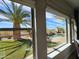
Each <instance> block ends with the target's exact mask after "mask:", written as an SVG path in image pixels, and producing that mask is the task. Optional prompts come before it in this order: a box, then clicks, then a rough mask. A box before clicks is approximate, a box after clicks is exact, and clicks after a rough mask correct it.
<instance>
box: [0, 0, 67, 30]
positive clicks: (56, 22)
mask: <svg viewBox="0 0 79 59" xmlns="http://www.w3.org/2000/svg"><path fill="white" fill-rule="evenodd" d="M5 1H6V3H7V4H8V5H10V1H8V0H5ZM16 4H17V3H16ZM18 5H19V4H18ZM0 8H3V9H4V10H6V9H5V8H4V6H3V5H2V1H1V0H0ZM23 10H27V11H28V12H31V8H30V7H27V6H23ZM55 16H56V15H54V14H52V13H50V12H46V28H47V29H55V28H56V27H63V28H64V27H65V24H66V23H65V21H63V20H60V19H58V18H56V17H55ZM0 18H4V19H6V17H4V16H3V15H0ZM27 27H28V28H30V27H31V26H29V25H27ZM0 28H13V23H12V22H4V21H3V22H0ZM21 28H26V27H25V26H24V25H22V24H21Z"/></svg>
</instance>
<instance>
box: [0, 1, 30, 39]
mask: <svg viewBox="0 0 79 59" xmlns="http://www.w3.org/2000/svg"><path fill="white" fill-rule="evenodd" d="M2 1H3V5H4V7H5V9H6V10H5V9H4V10H3V9H1V8H0V14H1V15H3V16H5V17H6V19H4V18H1V19H0V20H2V21H10V22H13V28H14V29H20V24H21V23H22V24H29V20H26V17H30V13H28V12H27V11H24V10H23V9H22V8H23V5H21V4H20V5H17V4H15V3H14V2H11V3H10V5H9V4H7V3H6V2H5V1H4V0H2ZM20 34H21V33H20V30H14V31H13V37H14V39H20Z"/></svg>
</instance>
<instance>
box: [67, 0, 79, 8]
mask: <svg viewBox="0 0 79 59" xmlns="http://www.w3.org/2000/svg"><path fill="white" fill-rule="evenodd" d="M66 1H67V2H68V3H69V4H70V5H71V6H72V7H75V8H76V7H79V0H66Z"/></svg>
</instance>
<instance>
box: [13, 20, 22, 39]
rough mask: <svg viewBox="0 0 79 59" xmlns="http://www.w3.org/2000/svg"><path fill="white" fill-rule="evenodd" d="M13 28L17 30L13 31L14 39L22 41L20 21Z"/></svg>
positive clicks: (15, 22)
mask: <svg viewBox="0 0 79 59" xmlns="http://www.w3.org/2000/svg"><path fill="white" fill-rule="evenodd" d="M13 28H15V29H14V30H13V38H14V39H15V40H20V39H21V36H20V34H21V32H20V30H17V29H20V23H19V22H18V21H14V24H13Z"/></svg>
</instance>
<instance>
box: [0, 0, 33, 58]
mask: <svg viewBox="0 0 79 59" xmlns="http://www.w3.org/2000/svg"><path fill="white" fill-rule="evenodd" d="M31 18H32V17H31V8H30V7H28V6H24V5H21V4H18V3H15V2H11V1H9V0H0V59H33V44H32V43H33V40H32V21H31V20H32V19H31Z"/></svg>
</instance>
